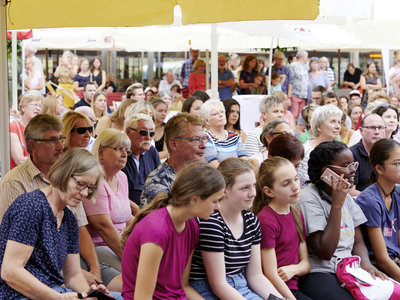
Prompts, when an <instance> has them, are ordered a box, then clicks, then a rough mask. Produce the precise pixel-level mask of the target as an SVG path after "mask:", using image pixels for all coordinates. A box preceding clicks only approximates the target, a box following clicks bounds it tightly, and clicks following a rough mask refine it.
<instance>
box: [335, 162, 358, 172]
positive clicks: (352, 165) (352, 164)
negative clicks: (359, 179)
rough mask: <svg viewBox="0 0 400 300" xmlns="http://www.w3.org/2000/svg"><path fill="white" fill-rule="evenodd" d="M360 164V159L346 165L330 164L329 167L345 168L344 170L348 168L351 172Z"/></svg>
mask: <svg viewBox="0 0 400 300" xmlns="http://www.w3.org/2000/svg"><path fill="white" fill-rule="evenodd" d="M358 165H359V163H358V161H355V162H353V163H351V164H348V165H347V166H346V167H340V166H335V165H328V167H334V168H338V169H344V170H346V171H347V172H349V173H350V172H351V171H357V169H358Z"/></svg>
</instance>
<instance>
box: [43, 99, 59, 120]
mask: <svg viewBox="0 0 400 300" xmlns="http://www.w3.org/2000/svg"><path fill="white" fill-rule="evenodd" d="M57 101H58V99H57V97H56V96H55V95H48V96H46V98H44V99H43V109H42V114H48V115H52V116H57V113H56V110H57Z"/></svg>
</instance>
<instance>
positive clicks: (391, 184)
mask: <svg viewBox="0 0 400 300" xmlns="http://www.w3.org/2000/svg"><path fill="white" fill-rule="evenodd" d="M370 161H371V165H372V168H373V169H372V172H371V177H370V180H371V182H372V183H373V184H372V185H371V186H369V187H368V188H366V189H365V190H364V191H363V192H362V193H361V194H360V195H359V196H358V197H357V200H356V202H357V204H358V205H359V206H360V207H361V209H362V210H363V212H364V214H365V216H366V218H367V222H366V223H365V226H364V228H363V229H364V230H365V237H366V244H367V247H368V251H369V255H370V258H371V261H373V262H375V264H376V266H377V267H378V268H379V269H380V270H382V271H383V272H385V273H386V274H387V275H388V276H390V277H391V278H393V279H394V280H397V281H399V280H400V249H399V235H398V232H399V230H400V219H399V218H400V195H399V191H398V189H397V188H396V184H400V144H399V143H398V142H396V141H394V140H392V139H382V140H379V141H377V142H376V143H375V144H374V145H373V146H372V148H371V152H370Z"/></svg>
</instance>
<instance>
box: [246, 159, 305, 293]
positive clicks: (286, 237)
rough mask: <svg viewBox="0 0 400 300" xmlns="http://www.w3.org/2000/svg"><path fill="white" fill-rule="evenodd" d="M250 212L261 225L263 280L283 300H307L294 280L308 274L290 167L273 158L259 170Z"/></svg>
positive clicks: (295, 184) (297, 184)
mask: <svg viewBox="0 0 400 300" xmlns="http://www.w3.org/2000/svg"><path fill="white" fill-rule="evenodd" d="M256 191H257V195H256V198H255V200H254V205H253V212H254V213H255V214H257V217H258V219H259V221H260V225H261V258H262V265H263V270H264V274H265V276H267V277H268V279H269V280H271V282H272V283H273V284H274V286H275V287H276V289H277V290H278V291H279V292H280V293H281V294H282V295H283V296H284V297H286V299H292V300H296V299H301V300H310V298H309V297H307V296H305V295H303V294H302V293H301V292H299V290H298V287H297V280H298V278H297V276H302V275H305V274H307V273H308V272H309V270H310V263H309V261H308V253H307V245H306V242H305V232H304V220H303V216H302V214H301V213H300V211H299V210H297V209H296V208H294V207H292V204H295V203H297V201H298V199H299V192H300V181H299V179H298V177H297V171H296V169H295V167H294V165H293V164H292V163H291V162H290V161H289V160H287V159H285V158H282V157H279V156H275V157H271V158H269V159H267V160H265V161H264V162H263V163H262V164H261V166H260V170H259V174H258V180H257V186H256Z"/></svg>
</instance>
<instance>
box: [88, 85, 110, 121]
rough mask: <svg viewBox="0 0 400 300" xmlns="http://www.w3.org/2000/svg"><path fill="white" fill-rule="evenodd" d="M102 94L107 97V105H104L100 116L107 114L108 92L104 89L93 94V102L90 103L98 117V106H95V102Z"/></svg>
mask: <svg viewBox="0 0 400 300" xmlns="http://www.w3.org/2000/svg"><path fill="white" fill-rule="evenodd" d="M100 96H104V98H106V106H105V107H104V109H103V111H101V112H100V113H101V115H100V118H101V117H103V116H105V115H106V113H107V94H106V93H105V92H103V91H97V92H96V93H95V94H94V95H93V98H92V102H91V103H90V106H91V108H92V110H93V112H94V116H95V117H96V118H97V116H96V110H97V109H96V107H95V105H94V104H95V102H96V100H97V98H98V97H100Z"/></svg>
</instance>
